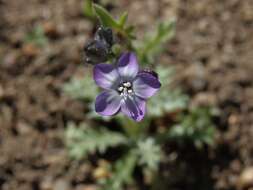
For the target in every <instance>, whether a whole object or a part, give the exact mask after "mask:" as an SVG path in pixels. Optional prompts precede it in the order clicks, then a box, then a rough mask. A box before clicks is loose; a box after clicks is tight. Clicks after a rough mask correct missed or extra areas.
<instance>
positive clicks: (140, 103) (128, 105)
mask: <svg viewBox="0 0 253 190" xmlns="http://www.w3.org/2000/svg"><path fill="white" fill-rule="evenodd" d="M121 111H122V113H123V114H125V115H126V116H128V117H130V118H132V119H133V120H135V121H138V122H139V121H141V120H142V119H143V118H144V116H145V113H146V102H145V100H142V99H141V98H138V97H135V98H129V97H127V98H126V99H124V100H122V102H121Z"/></svg>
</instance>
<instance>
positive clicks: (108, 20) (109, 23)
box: [94, 4, 120, 29]
mask: <svg viewBox="0 0 253 190" xmlns="http://www.w3.org/2000/svg"><path fill="white" fill-rule="evenodd" d="M94 9H95V12H96V15H97V16H98V18H99V20H100V22H101V24H102V25H103V26H105V27H111V28H115V29H119V28H120V27H119V25H118V23H117V22H116V21H115V20H114V19H113V17H112V16H111V15H110V13H109V12H108V11H107V10H106V9H104V8H103V7H101V6H100V5H98V4H94Z"/></svg>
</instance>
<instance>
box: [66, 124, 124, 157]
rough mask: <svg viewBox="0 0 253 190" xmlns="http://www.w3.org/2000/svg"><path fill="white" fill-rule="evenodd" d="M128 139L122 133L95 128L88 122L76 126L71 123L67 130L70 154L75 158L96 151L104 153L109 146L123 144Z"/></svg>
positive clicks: (67, 143)
mask: <svg viewBox="0 0 253 190" xmlns="http://www.w3.org/2000/svg"><path fill="white" fill-rule="evenodd" d="M127 142H128V139H127V138H126V137H125V136H124V135H122V134H121V133H117V132H113V131H109V130H107V129H105V128H101V129H97V128H96V129H94V128H91V127H88V126H87V125H86V124H80V126H78V127H77V126H76V125H75V124H73V123H69V124H68V126H67V130H66V145H67V148H68V149H69V154H70V156H71V157H73V158H75V159H82V158H84V157H85V156H87V155H88V154H92V153H93V154H94V153H95V152H96V151H98V152H100V153H104V152H105V151H106V150H107V148H109V147H115V146H118V145H122V144H125V143H127Z"/></svg>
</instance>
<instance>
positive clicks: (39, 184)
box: [0, 0, 253, 190]
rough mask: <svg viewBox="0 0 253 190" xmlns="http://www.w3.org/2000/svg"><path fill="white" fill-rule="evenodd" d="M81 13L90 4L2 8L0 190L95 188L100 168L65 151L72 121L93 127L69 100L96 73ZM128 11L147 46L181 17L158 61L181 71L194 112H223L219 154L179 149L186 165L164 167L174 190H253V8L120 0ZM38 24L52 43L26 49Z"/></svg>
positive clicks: (232, 2) (2, 2)
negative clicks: (163, 23)
mask: <svg viewBox="0 0 253 190" xmlns="http://www.w3.org/2000/svg"><path fill="white" fill-rule="evenodd" d="M81 7H82V0H75V1H71V0H66V1H62V0H44V1H42V0H0V190H1V189H2V190H12V189H13V190H15V189H19V190H51V189H54V190H59V189H61V190H69V189H78V190H79V189H80V190H88V189H90V190H91V189H95V187H94V186H93V185H92V182H93V181H92V177H91V176H90V172H91V170H92V166H91V165H89V164H88V163H84V162H82V163H79V162H74V161H70V160H69V159H68V156H67V152H66V150H65V148H64V142H63V135H64V133H63V132H64V126H65V124H66V122H67V121H77V122H78V121H82V120H85V111H86V107H85V105H83V104H82V103H81V102H79V101H75V100H71V99H70V98H69V97H67V96H66V95H64V94H63V93H62V91H61V88H62V85H63V84H64V82H66V81H68V80H69V79H70V78H71V77H72V76H74V75H80V73H81V74H85V70H86V69H87V68H86V67H85V66H84V65H83V62H82V56H81V52H82V47H83V44H84V43H85V42H86V40H87V38H88V37H89V36H90V35H91V33H92V31H93V24H92V23H91V22H90V21H89V20H87V19H86V18H84V16H83V15H82V8H81ZM125 9H127V10H129V15H130V18H129V19H130V21H131V22H132V23H134V24H136V25H137V28H138V29H137V31H138V35H139V37H142V35H143V33H145V32H148V31H150V30H152V29H153V27H154V25H155V22H156V21H158V20H168V19H169V18H172V17H176V18H177V33H176V36H175V38H174V39H173V40H172V41H171V42H170V43H168V45H166V53H164V54H163V55H162V56H161V57H160V58H159V62H163V63H164V64H167V65H173V66H175V67H176V69H177V81H178V84H180V85H181V86H182V88H183V89H184V91H185V92H186V93H188V94H189V95H190V96H191V97H192V100H191V104H192V105H198V104H208V105H214V106H217V107H218V108H219V109H220V113H221V115H220V118H219V119H217V121H216V124H217V127H218V129H219V134H218V137H217V147H216V148H215V149H214V150H210V151H209V150H207V151H202V152H199V151H197V150H195V149H194V148H186V149H179V150H178V149H177V151H178V152H177V153H176V154H177V156H178V159H177V161H173V162H172V163H171V165H168V166H166V167H167V168H165V169H166V170H167V171H168V173H170V174H168V175H169V176H170V180H169V181H170V182H169V184H168V187H170V189H175V190H176V189H177V190H179V189H180V190H181V189H184V190H198V189H199V190H203V189H204V188H206V189H215V190H223V189H224V190H235V189H238V190H243V189H245V190H247V189H248V190H250V188H249V187H247V184H245V183H246V182H245V179H242V178H243V177H244V176H246V175H248V176H249V175H253V172H251V173H250V172H248V173H247V171H252V170H248V168H250V167H253V142H252V139H253V63H252V60H253V53H252V50H253V35H252V34H253V11H252V10H253V1H252V0H243V1H242V0H222V1H221V0H201V1H196V0H120V1H115V3H114V4H113V6H112V12H113V13H114V14H115V15H117V14H119V13H120V12H121V11H122V10H125ZM38 25H39V26H42V27H43V29H44V30H45V32H46V35H47V37H48V39H49V41H48V43H47V44H46V45H45V46H43V47H37V46H35V45H33V44H27V43H25V36H26V35H27V33H29V32H31V31H32V29H33V28H34V27H35V26H38ZM86 72H87V71H86ZM172 149H173V148H172ZM174 154H175V153H174V152H171V154H170V155H171V156H173V155H174ZM168 159H169V158H168ZM173 171H177V172H173ZM245 172H246V174H245ZM251 179H252V178H251ZM243 180H244V181H243ZM207 185H208V187H207ZM252 188H253V187H251V190H252Z"/></svg>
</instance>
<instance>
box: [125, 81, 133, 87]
mask: <svg viewBox="0 0 253 190" xmlns="http://www.w3.org/2000/svg"><path fill="white" fill-rule="evenodd" d="M123 86H125V87H127V88H129V87H131V86H132V85H131V83H130V82H124V83H123Z"/></svg>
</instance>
